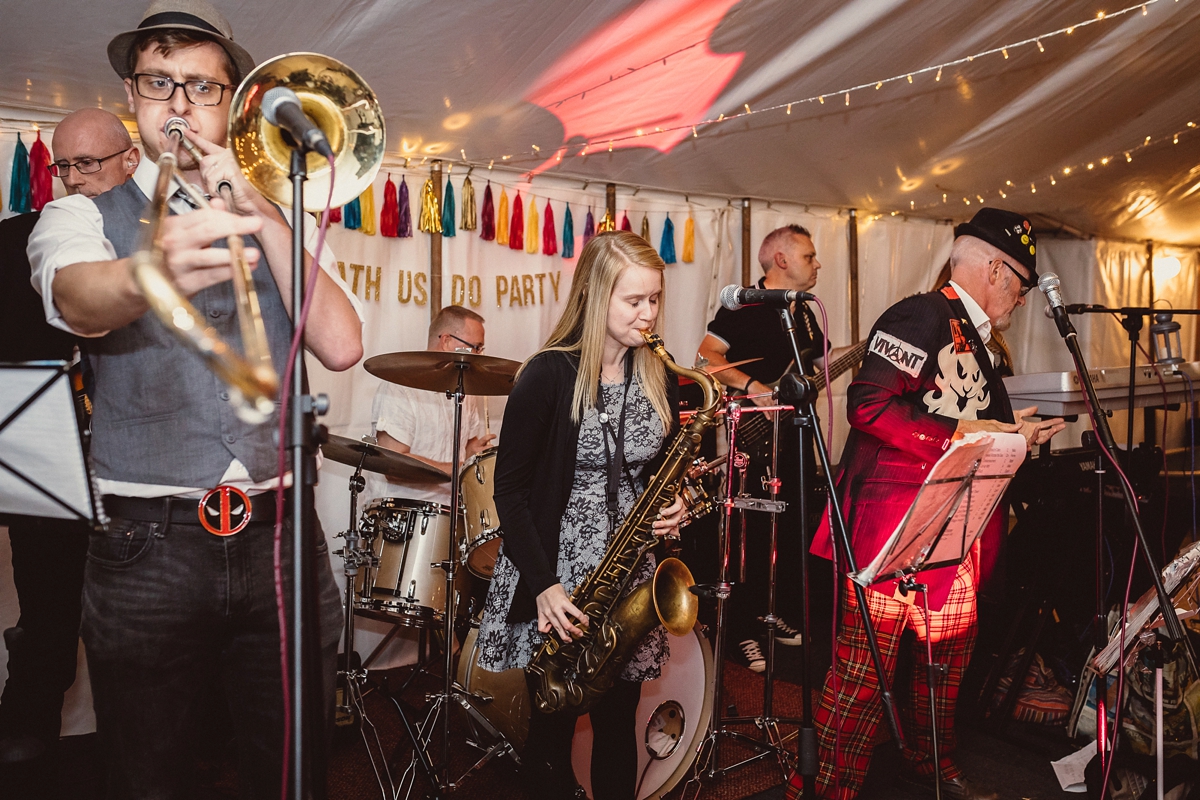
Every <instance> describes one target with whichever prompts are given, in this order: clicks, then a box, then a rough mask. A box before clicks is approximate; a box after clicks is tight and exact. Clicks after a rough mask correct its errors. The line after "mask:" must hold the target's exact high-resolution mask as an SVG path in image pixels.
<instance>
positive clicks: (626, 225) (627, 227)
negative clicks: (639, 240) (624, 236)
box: [610, 211, 633, 233]
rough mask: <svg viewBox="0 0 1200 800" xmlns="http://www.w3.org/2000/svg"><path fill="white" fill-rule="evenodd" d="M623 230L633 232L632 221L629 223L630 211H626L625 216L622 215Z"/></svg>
mask: <svg viewBox="0 0 1200 800" xmlns="http://www.w3.org/2000/svg"><path fill="white" fill-rule="evenodd" d="M610 230H611V228H610ZM621 230H623V231H629V232H630V233H632V232H633V224H632V223H630V221H629V212H628V211H626V212H625V213H624V214H622V215H621Z"/></svg>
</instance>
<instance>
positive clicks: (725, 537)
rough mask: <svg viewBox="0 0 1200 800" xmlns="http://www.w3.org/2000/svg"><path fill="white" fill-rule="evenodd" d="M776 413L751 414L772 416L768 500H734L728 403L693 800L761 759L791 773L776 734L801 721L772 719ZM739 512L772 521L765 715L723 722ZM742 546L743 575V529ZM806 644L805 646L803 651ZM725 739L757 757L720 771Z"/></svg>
mask: <svg viewBox="0 0 1200 800" xmlns="http://www.w3.org/2000/svg"><path fill="white" fill-rule="evenodd" d="M780 410H781V409H780V407H774V408H764V409H755V411H758V412H761V413H766V412H771V413H772V414H773V417H774V426H775V437H774V444H773V447H772V452H771V474H770V478H769V479H768V481H767V482H766V483H767V488H768V489H769V491H770V494H771V499H770V500H761V499H758V498H754V497H744V496H735V494H734V479H733V474H734V472H735V470H738V469H739V464H738V459H739V456H740V454H739V453H738V452H737V447H736V445H737V427H738V422H739V420H740V419H741V415H742V413H743V409H742V407H741V406H740V405H738V403H737V401H730V402H729V404H728V405H727V406H726V416H725V420H726V428H727V430H728V439H729V450H728V452H727V455H726V458H727V463H726V470H725V500H724V508H725V514H724V516H723V517H722V519H721V537H720V538H721V574H720V580H719V582H718V583H717V584H716V586H715V587H714V588H713V589H712V590H709V592H711V593H712V594H715V595H716V598H717V635H716V642H715V646H714V650H715V651H716V654H715V658H714V662H715V663H714V669H713V681H714V684H715V686H714V689H713V698H714V699H713V714H712V717H711V719H710V720H709V726H708V734H707V735H706V736H705V738H704V740H703V741H702V742H701V743H700V746H699V748H698V756H697V758H696V766H695V769H694V770H693V775H692V778H691V780H689V781H688V786H692V785H694V786H695V794H694V795H692V796H693V797H695V796H698V795H699V792H700V788H701V787H700V782H701V781H702V780H703V779H705V778H707V779H713V778H717V777H721V776H723V775H726V774H728V773H730V772H733V771H734V770H736V769H740V768H741V767H744V766H747V765H749V764H753V763H754V762H756V761H760V760H762V759H765V758H769V757H772V756H773V757H774V758H775V759H776V760H777V762H778V764H779V768H780V770H781V771H782V773H783V777H784V779H785V780H786V779H787V776H788V774H789V771H790V770H791V769H792V768H793V766H794V764H793V759H792V753H791V752H790V751H789V750H788V748H787V741H788V740H789V739H791V738H794V734H793V735H788V736H784V735H783V734H782V733H781V732H780V730H779V725H780V723H783V724H790V725H798V724H799V723H800V720H796V719H788V718H781V717H776V716H775V715H774V708H773V704H774V683H775V677H774V672H775V623H776V621H777V619H778V618H777V617H776V616H775V570H776V554H777V551H778V541H779V540H778V536H779V525H778V515H779V514H780V513H781V512H782V511H783V509H784V508H785V504H784V503H783V502H782V501H780V500H779V488H780V486H781V482H780V480H779V478H778V467H779V464H778V455H779V451H778V436H779V411H780ZM735 508H737V509H739V510H740V511H741V512H742V514H743V517H742V521H743V523H744V521H745V517H744V515H745V513H746V512H747V511H766V512H768V513H769V514H770V515H771V545H770V548H771V557H770V558H771V560H770V564H771V566H770V577H769V580H770V588H769V590H768V595H767V615H766V617H764V621H765V622H766V624H767V659H766V660H767V666H766V670H765V672H764V674H763V678H764V681H763V710H762V713H761V714H760V715H758V716H754V717H749V716H730V717H726V716H724V711H725V706H724V703H723V698H724V685H723V682H724V672H725V666H724V663H725V654H726V651H727V650H728V645H729V643H728V639H727V637H728V631H727V627H728V617H729V609H728V607H727V605H726V603H727V601H728V599H729V595H730V591H731V589H732V588H733V587H732V584H730V582H729V558H730V539H731V536H730V533H731V530H732V522H733V510H734V509H735ZM742 537H743V538H742V542H741V550H742V553H741V562H740V564H739V566H740V567H741V568H742V570H743V575H742V576H741V577H743V578H744V577H745V576H744V569H745V546H746V544H745V525H744V524H743V525H742ZM701 591H702V592H704V590H701ZM705 593H707V592H705ZM808 644H809V643H808V642H807V641H806V642H804V645H805V646H806V647H807V646H808ZM731 725H754V726H755V727H757V728H758V729H759V730H761V731H762V732H763V733H764V734H765V737H766V738H765V740H763V739H756V738H754V737H752V736H747V735H746V734H744V733H741V732H738V731H735V730H731V729H730V727H729V726H731ZM722 737H725V738H728V739H731V740H733V741H735V742H738V743H739V744H742V745H743V746H746V747H748V748H750V749H751V750H753V751H755V752H754V755H752V756H750V757H748V758H745V759H742V760H741V761H738V762H736V763H734V764H730V765H729V766H725V767H722V766H720V759H719V755H720V741H721V738H722ZM687 788H688V787H685V788H684V796H687Z"/></svg>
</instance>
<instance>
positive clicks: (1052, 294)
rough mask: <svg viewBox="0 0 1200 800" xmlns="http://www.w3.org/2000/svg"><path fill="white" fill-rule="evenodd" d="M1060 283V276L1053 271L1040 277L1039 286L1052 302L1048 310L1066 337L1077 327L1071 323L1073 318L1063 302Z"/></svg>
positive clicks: (1049, 301) (1062, 334) (1047, 299)
mask: <svg viewBox="0 0 1200 800" xmlns="http://www.w3.org/2000/svg"><path fill="white" fill-rule="evenodd" d="M1060 285H1061V282H1060V281H1059V280H1058V276H1057V275H1055V274H1054V273H1053V272H1047V273H1046V274H1045V275H1043V276H1042V277H1040V278H1038V288H1039V289H1041V290H1042V293H1043V294H1045V295H1046V302H1047V303H1049V304H1050V305H1049V306H1048V307H1047V309H1046V311H1047V313H1048V314H1049V315H1050V316H1052V317H1053V318H1054V324H1055V325H1057V326H1058V333H1059V335H1060V336H1062V337H1063V338H1064V339H1066V338H1067V337H1068V336H1070V335H1071V334H1074V333H1075V327H1074V326H1073V325H1072V324H1071V318H1070V317H1069V316H1067V308H1066V306H1065V305H1064V304H1063V299H1062V293H1061V292H1060V291H1059V286H1060Z"/></svg>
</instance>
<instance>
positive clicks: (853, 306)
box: [846, 208, 859, 374]
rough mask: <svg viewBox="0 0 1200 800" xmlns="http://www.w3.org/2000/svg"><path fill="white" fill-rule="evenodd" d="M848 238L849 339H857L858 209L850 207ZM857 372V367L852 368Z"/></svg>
mask: <svg viewBox="0 0 1200 800" xmlns="http://www.w3.org/2000/svg"><path fill="white" fill-rule="evenodd" d="M846 233H847V235H848V236H849V238H850V341H851V342H857V341H858V340H859V330H858V209H857V208H852V209H850V224H849V225H848V226H847V227H846ZM854 373H855V374H858V367H855V368H854Z"/></svg>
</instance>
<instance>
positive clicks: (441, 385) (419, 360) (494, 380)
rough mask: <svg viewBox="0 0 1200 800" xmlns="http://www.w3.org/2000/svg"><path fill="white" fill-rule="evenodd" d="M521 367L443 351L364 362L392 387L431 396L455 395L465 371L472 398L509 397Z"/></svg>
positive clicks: (465, 383) (386, 356) (465, 384)
mask: <svg viewBox="0 0 1200 800" xmlns="http://www.w3.org/2000/svg"><path fill="white" fill-rule="evenodd" d="M520 366H521V365H520V363H519V362H516V361H510V360H509V359H507V358H496V357H494V356H479V355H475V354H474V353H447V352H444V351H441V350H413V351H409V352H404V353H385V354H383V355H378V356H371V357H370V358H368V359H367V360H366V361H364V362H363V369H365V370H366V371H367V372H369V373H371V374H372V375H374V376H375V377H377V378H382V379H383V380H385V381H387V382H388V383H398V384H400V385H401V386H411V387H412V388H414V389H425V390H427V391H430V392H452V391H454V390H455V389H456V388H458V376H459V373H460V371H461V373H462V378H463V392H465V393H466V394H470V395H505V394H508V393H509V392H511V391H512V385H513V377H514V376H515V375H516V374H517V369H518V368H519V367H520Z"/></svg>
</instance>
